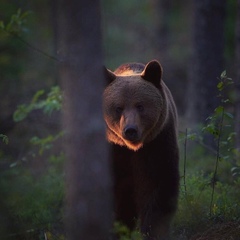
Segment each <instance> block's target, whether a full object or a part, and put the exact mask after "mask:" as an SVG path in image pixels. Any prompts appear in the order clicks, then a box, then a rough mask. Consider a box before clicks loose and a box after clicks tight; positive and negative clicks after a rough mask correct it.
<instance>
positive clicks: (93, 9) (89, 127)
mask: <svg viewBox="0 0 240 240" xmlns="http://www.w3.org/2000/svg"><path fill="white" fill-rule="evenodd" d="M60 9H61V16H62V23H61V25H60V26H61V42H60V46H61V49H60V54H61V58H62V63H61V66H60V74H61V80H62V84H63V90H64V99H65V103H64V113H63V127H64V131H65V136H66V141H65V143H64V144H65V150H66V217H65V218H66V230H67V238H68V239H70V240H77V239H84V240H96V239H98V240H106V239H108V235H109V232H110V230H111V221H112V194H111V185H110V182H111V178H110V168H109V161H108V148H107V143H106V141H105V129H104V121H103V117H102V104H101V103H102V91H103V89H104V77H103V64H102V61H103V59H102V51H101V28H100V1H98V0H91V1H82V0H71V1H61V6H60Z"/></svg>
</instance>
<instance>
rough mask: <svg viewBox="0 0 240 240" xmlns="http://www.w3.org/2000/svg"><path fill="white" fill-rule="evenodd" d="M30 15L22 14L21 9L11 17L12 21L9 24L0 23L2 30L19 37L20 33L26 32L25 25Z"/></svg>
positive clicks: (27, 13) (27, 12)
mask: <svg viewBox="0 0 240 240" xmlns="http://www.w3.org/2000/svg"><path fill="white" fill-rule="evenodd" d="M29 14H30V12H29V11H26V12H22V10H21V9H18V10H17V13H16V14H13V15H12V16H11V19H10V21H9V22H8V23H4V21H0V29H2V30H5V31H6V32H8V33H10V34H14V35H19V34H20V33H22V32H24V31H26V27H25V24H26V19H27V17H28V16H29Z"/></svg>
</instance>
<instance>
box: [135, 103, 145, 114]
mask: <svg viewBox="0 0 240 240" xmlns="http://www.w3.org/2000/svg"><path fill="white" fill-rule="evenodd" d="M136 108H137V110H138V111H139V112H143V111H144V107H143V105H141V104H138V105H137V106H136Z"/></svg>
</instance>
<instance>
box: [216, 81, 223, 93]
mask: <svg viewBox="0 0 240 240" xmlns="http://www.w3.org/2000/svg"><path fill="white" fill-rule="evenodd" d="M217 88H218V90H219V91H222V90H223V81H221V82H219V83H218V85H217Z"/></svg>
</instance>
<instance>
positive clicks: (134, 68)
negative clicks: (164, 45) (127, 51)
mask: <svg viewBox="0 0 240 240" xmlns="http://www.w3.org/2000/svg"><path fill="white" fill-rule="evenodd" d="M144 68H145V65H144V64H142V63H125V64H123V65H121V66H120V67H118V68H117V69H116V70H115V71H114V73H115V74H116V75H124V76H128V75H134V74H140V73H142V71H143V70H144Z"/></svg>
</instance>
